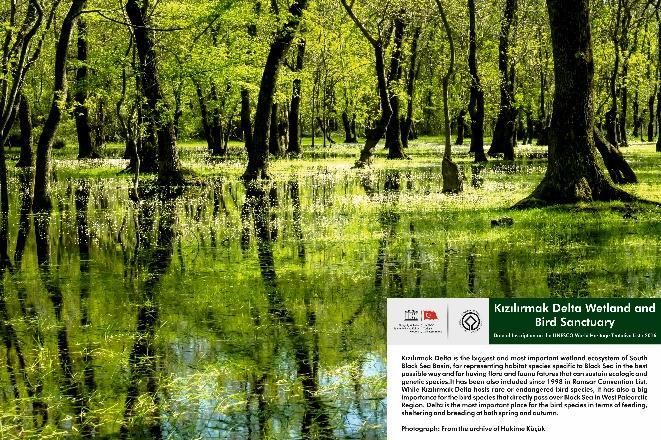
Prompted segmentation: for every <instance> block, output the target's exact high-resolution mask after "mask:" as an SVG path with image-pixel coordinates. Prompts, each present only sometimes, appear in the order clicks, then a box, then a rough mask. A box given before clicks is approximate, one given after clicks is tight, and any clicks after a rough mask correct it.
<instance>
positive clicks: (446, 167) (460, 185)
mask: <svg viewBox="0 0 661 440" xmlns="http://www.w3.org/2000/svg"><path fill="white" fill-rule="evenodd" d="M441 174H442V176H443V192H444V193H451V194H458V193H460V192H462V191H463V190H464V182H463V178H462V176H461V172H460V171H459V167H458V166H457V164H456V163H454V162H452V159H450V158H448V157H444V158H443V163H442V164H441Z"/></svg>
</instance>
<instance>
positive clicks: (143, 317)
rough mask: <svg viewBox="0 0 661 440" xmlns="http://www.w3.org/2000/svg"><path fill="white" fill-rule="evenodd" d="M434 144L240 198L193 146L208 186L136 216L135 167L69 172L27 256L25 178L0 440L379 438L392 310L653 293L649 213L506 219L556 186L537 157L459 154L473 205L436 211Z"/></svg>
mask: <svg viewBox="0 0 661 440" xmlns="http://www.w3.org/2000/svg"><path fill="white" fill-rule="evenodd" d="M443 148H444V146H443V145H442V143H440V142H437V141H435V140H432V139H425V142H423V141H416V142H414V143H413V144H412V145H411V147H410V152H411V155H412V156H413V157H414V159H413V160H412V161H401V162H396V163H394V164H392V163H390V162H388V161H387V159H386V158H385V154H386V153H385V152H383V153H380V152H379V154H378V156H377V158H376V159H375V161H374V162H373V166H372V169H371V170H370V171H364V170H352V169H351V165H352V160H351V157H350V156H351V151H352V150H350V149H348V148H345V147H337V148H334V149H333V150H328V151H326V153H328V155H327V157H325V158H323V161H321V160H320V158H318V157H316V156H315V158H314V159H307V158H303V159H297V160H279V161H276V162H274V163H273V164H272V165H273V166H272V175H273V179H272V181H271V182H268V183H265V184H263V185H260V186H257V187H249V189H246V186H245V184H244V183H243V182H242V181H241V180H240V177H241V173H242V172H243V167H242V164H243V163H244V162H243V161H242V160H238V159H237V160H229V161H226V162H223V163H222V164H218V163H213V162H209V163H206V164H202V163H201V162H200V159H199V158H200V156H203V155H204V150H205V147H204V146H201V145H199V144H198V145H197V146H196V145H195V144H189V145H184V146H183V147H182V148H181V152H182V159H183V160H182V162H183V165H184V167H191V168H194V170H195V171H196V174H197V175H198V179H199V180H200V181H201V182H202V181H203V182H204V183H203V184H199V185H193V186H189V187H187V188H186V189H185V190H183V192H182V193H181V194H175V195H167V194H164V193H162V192H159V189H158V187H157V186H154V185H152V184H149V183H148V181H145V182H144V185H143V188H142V189H141V194H140V195H141V199H142V200H143V202H141V203H140V204H136V203H135V202H133V201H132V200H131V198H130V196H129V195H130V192H131V187H132V181H131V179H130V178H128V177H127V176H125V175H119V176H117V177H113V175H114V174H115V173H117V172H118V171H120V170H121V169H122V167H123V166H124V162H123V161H120V160H116V159H103V160H102V161H101V162H98V163H97V164H96V165H95V166H94V167H85V168H81V167H77V166H72V165H71V163H72V161H73V160H74V159H73V158H66V157H64V155H60V156H58V158H57V159H56V161H55V163H56V166H55V170H56V176H57V182H55V183H54V184H53V200H54V204H53V205H54V210H53V213H52V215H51V216H49V217H48V218H49V219H50V223H49V224H48V225H45V226H47V228H46V229H42V230H41V231H35V232H38V233H39V235H38V237H40V239H39V240H38V241H35V237H34V234H32V233H30V234H29V238H28V240H27V242H23V241H22V240H23V239H24V238H25V236H24V235H22V234H24V233H25V231H26V229H27V230H28V231H30V227H31V221H32V220H31V219H30V217H25V218H22V217H21V216H22V215H23V214H25V211H22V210H21V206H24V203H25V197H26V194H29V192H28V191H23V189H24V187H23V186H22V184H23V183H25V182H26V179H25V173H26V171H18V170H16V171H13V172H12V173H11V174H10V179H9V181H10V188H16V190H12V191H11V192H10V201H11V209H10V212H12V213H14V214H13V215H12V218H11V219H10V224H11V225H12V227H11V230H10V242H11V243H12V244H14V243H15V246H12V248H11V251H12V252H10V253H11V254H12V255H14V257H13V260H14V264H13V266H12V268H11V270H8V271H6V273H5V282H4V292H3V295H2V302H1V303H0V313H2V322H3V327H2V337H3V341H4V344H3V346H2V348H1V349H0V350H1V351H2V359H3V364H4V366H3V368H2V369H1V370H0V383H2V384H3V386H2V389H1V390H0V393H1V394H0V405H1V407H0V410H1V411H0V412H1V413H2V416H0V426H1V429H2V435H3V437H8V438H15V437H28V438H29V437H39V438H50V437H54V438H58V437H64V436H67V437H68V436H71V435H72V433H78V434H76V435H80V436H82V437H91V436H106V435H111V436H124V437H130V438H160V437H164V438H197V437H203V438H208V437H213V438H215V437H221V438H290V437H291V438H357V437H358V438H384V437H385V425H386V415H385V407H386V402H385V399H386V395H385V390H386V387H385V362H386V360H385V350H386V347H385V327H384V326H385V299H386V298H387V297H419V296H424V297H443V296H453V297H455V296H458V297H468V296H476V297H548V296H551V297H621V296H624V297H650V296H658V295H659V294H660V291H659V288H660V286H661V267H659V264H658V261H659V252H660V251H661V242H659V237H661V212H660V211H659V210H658V209H657V208H654V207H645V206H634V205H627V204H615V205H614V204H612V203H610V204H589V205H588V204H585V205H578V206H575V207H562V208H544V209H533V210H529V211H511V210H509V209H508V208H509V207H510V206H511V205H512V203H514V202H515V201H517V200H519V199H521V198H522V197H523V196H525V195H526V194H528V193H529V192H530V191H531V190H532V188H533V187H534V185H535V184H536V183H537V182H538V181H539V179H540V177H541V175H542V173H543V171H544V168H545V159H544V156H545V152H544V150H543V149H541V148H538V147H519V149H518V152H519V153H520V157H521V159H520V160H518V161H516V162H515V163H498V162H490V163H488V164H486V165H475V164H472V161H471V158H470V156H469V155H468V151H467V148H463V149H457V151H456V153H457V154H456V156H455V160H456V161H457V163H458V165H459V166H460V168H461V169H462V171H463V172H464V173H465V174H466V188H465V191H464V192H463V193H462V194H461V195H445V194H443V192H442V187H443V182H442V177H441V175H440V173H439V164H438V157H440V154H441V152H442V150H443ZM315 152H316V153H319V151H316V150H315ZM626 152H627V159H628V160H629V162H630V163H632V164H633V166H634V167H635V169H636V171H637V173H638V175H639V176H640V178H641V180H642V181H644V182H645V183H644V184H640V185H636V186H628V188H627V189H628V190H629V191H632V192H634V193H635V194H636V195H638V196H640V197H644V198H656V199H658V198H659V193H660V192H661V171H660V170H659V167H658V162H657V159H656V157H655V154H656V153H655V152H654V146H653V145H650V144H640V145H633V146H632V147H630V148H629V149H627V150H626ZM311 153H312V151H311V150H310V149H309V147H308V146H306V145H304V146H303V154H304V156H305V155H307V154H311ZM332 153H334V154H332ZM382 154H383V156H382ZM196 163H197V164H198V165H195V164H196ZM149 192H151V193H150V194H148V193H149ZM504 217H509V218H511V219H512V221H511V222H507V221H504V222H499V223H497V224H494V225H492V220H500V219H503V218H504ZM44 246H49V247H50V253H49V254H47V255H49V256H50V258H49V261H48V262H47V264H46V263H45V262H44V261H43V260H42V259H43V258H44V255H45V253H44V251H43V249H42V250H41V251H40V247H44ZM18 250H21V252H20V254H21V255H20V257H18V254H19V253H18V252H16V251H18ZM39 262H41V264H39Z"/></svg>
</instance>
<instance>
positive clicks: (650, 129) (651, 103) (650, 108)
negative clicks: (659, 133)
mask: <svg viewBox="0 0 661 440" xmlns="http://www.w3.org/2000/svg"><path fill="white" fill-rule="evenodd" d="M654 95H656V92H654V93H653V94H652V95H651V96H650V99H649V100H648V101H647V110H648V111H649V114H650V119H649V123H648V124H647V142H652V141H653V140H654V97H655V96H654Z"/></svg>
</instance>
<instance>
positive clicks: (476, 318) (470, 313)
mask: <svg viewBox="0 0 661 440" xmlns="http://www.w3.org/2000/svg"><path fill="white" fill-rule="evenodd" d="M459 324H460V325H461V327H462V328H463V329H464V330H465V331H467V332H471V333H475V332H476V331H478V330H479V329H480V327H481V326H482V320H481V319H480V314H479V313H477V311H476V310H466V311H465V312H464V313H463V315H461V320H460V321H459Z"/></svg>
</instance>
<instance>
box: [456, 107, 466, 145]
mask: <svg viewBox="0 0 661 440" xmlns="http://www.w3.org/2000/svg"><path fill="white" fill-rule="evenodd" d="M465 128H466V110H464V109H461V111H460V112H459V115H458V116H457V141H456V142H455V144H457V145H464V129H465Z"/></svg>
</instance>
